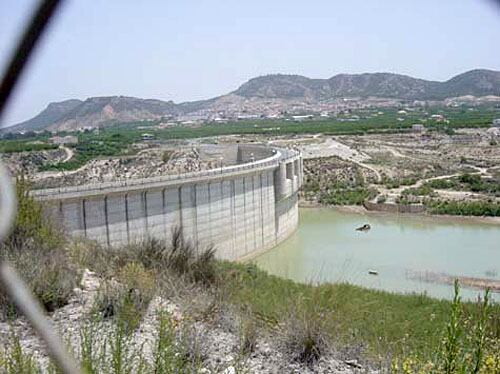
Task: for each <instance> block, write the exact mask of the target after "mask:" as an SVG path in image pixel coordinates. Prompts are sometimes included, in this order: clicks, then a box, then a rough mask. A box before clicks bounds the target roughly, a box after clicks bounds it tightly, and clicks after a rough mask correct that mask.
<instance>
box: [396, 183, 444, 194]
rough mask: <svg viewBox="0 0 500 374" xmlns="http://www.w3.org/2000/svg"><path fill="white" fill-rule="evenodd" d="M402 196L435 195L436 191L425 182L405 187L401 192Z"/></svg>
mask: <svg viewBox="0 0 500 374" xmlns="http://www.w3.org/2000/svg"><path fill="white" fill-rule="evenodd" d="M401 194H402V195H403V196H408V195H412V196H437V194H436V192H434V190H433V189H432V188H431V187H430V186H429V185H427V184H424V185H422V186H420V187H415V188H407V189H405V190H403V192H402V193H401Z"/></svg>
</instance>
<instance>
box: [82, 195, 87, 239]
mask: <svg viewBox="0 0 500 374" xmlns="http://www.w3.org/2000/svg"><path fill="white" fill-rule="evenodd" d="M82 216H83V234H84V236H85V237H87V213H86V211H85V199H82Z"/></svg>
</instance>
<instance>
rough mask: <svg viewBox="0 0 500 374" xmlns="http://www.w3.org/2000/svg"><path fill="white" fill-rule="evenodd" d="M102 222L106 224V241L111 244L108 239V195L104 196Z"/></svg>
mask: <svg viewBox="0 0 500 374" xmlns="http://www.w3.org/2000/svg"><path fill="white" fill-rule="evenodd" d="M104 222H105V225H106V243H107V244H108V246H109V245H111V243H110V241H109V214H108V197H107V196H105V197H104Z"/></svg>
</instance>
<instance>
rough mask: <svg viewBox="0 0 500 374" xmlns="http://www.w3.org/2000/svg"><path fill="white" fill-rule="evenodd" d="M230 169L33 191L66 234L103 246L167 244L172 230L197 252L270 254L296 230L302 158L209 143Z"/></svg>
mask: <svg viewBox="0 0 500 374" xmlns="http://www.w3.org/2000/svg"><path fill="white" fill-rule="evenodd" d="M201 152H203V153H204V154H206V155H208V156H209V157H212V158H215V159H217V158H220V159H221V160H222V159H223V160H224V161H225V163H227V164H230V166H222V164H221V167H220V168H214V169H210V170H205V171H197V172H190V173H183V174H179V175H164V176H161V177H154V178H144V179H127V180H125V181H114V182H108V183H100V184H89V185H82V186H71V187H64V188H51V189H44V190H35V191H33V196H34V197H35V198H36V199H37V200H39V201H41V202H43V205H44V209H45V211H46V212H47V214H49V215H50V216H51V217H53V218H54V219H55V220H56V222H58V223H59V224H60V225H61V226H62V227H64V229H65V230H66V231H67V232H68V233H69V234H71V235H74V236H81V237H85V238H88V239H93V240H97V241H98V242H100V243H102V244H104V245H108V246H119V245H124V244H127V243H133V242H137V241H140V240H141V239H144V238H145V237H155V238H158V239H161V240H170V238H171V235H172V231H173V229H174V228H175V227H178V228H181V229H182V232H183V235H184V238H185V239H186V240H190V241H191V242H192V243H194V244H195V245H196V246H197V247H200V248H203V247H205V246H207V245H211V244H213V245H215V247H216V256H217V257H218V258H221V259H227V260H237V259H241V258H244V257H246V256H252V255H254V254H256V253H258V252H260V251H264V250H266V249H269V248H272V247H274V246H275V245H277V244H278V243H280V242H282V241H283V240H284V239H286V238H287V237H288V236H289V235H290V234H291V233H292V232H293V231H294V230H295V229H296V227H297V225H298V190H299V188H300V186H301V184H302V176H303V165H302V156H301V154H300V153H299V152H297V151H294V150H290V149H283V148H275V147H269V146H264V145H254V144H234V145H206V146H203V147H202V148H201Z"/></svg>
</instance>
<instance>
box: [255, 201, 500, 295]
mask: <svg viewBox="0 0 500 374" xmlns="http://www.w3.org/2000/svg"><path fill="white" fill-rule="evenodd" d="M365 223H369V224H370V225H371V227H372V228H371V230H369V231H368V232H360V231H356V230H355V228H356V227H359V226H362V225H363V224H365ZM255 262H256V263H257V264H258V265H259V266H260V267H261V268H263V269H265V270H267V271H269V272H270V273H272V274H276V275H279V276H282V277H287V278H291V279H294V280H297V281H302V282H304V281H305V282H349V283H352V284H357V285H361V286H365V287H369V288H376V289H382V290H387V291H394V292H401V293H408V292H416V293H423V292H426V293H427V294H428V295H429V296H433V297H438V298H451V297H452V286H450V285H446V284H439V283H436V282H429V277H428V274H438V273H445V274H447V275H461V276H471V277H478V278H490V279H500V226H498V225H490V224H480V223H469V222H464V221H461V222H458V221H456V220H450V219H443V218H439V217H436V218H434V217H422V216H409V215H371V214H361V213H344V212H339V211H337V210H335V209H331V208H307V209H301V211H300V224H299V228H298V230H297V231H296V232H295V234H293V236H291V237H290V238H289V239H288V240H286V241H285V242H283V243H282V244H280V245H279V246H277V247H276V248H274V249H272V250H271V251H268V252H266V253H265V254H263V255H261V256H259V257H258V258H256V259H255ZM369 270H376V271H377V272H378V275H371V274H369V273H368V271H369ZM410 274H412V275H410ZM423 279H426V281H424V280H423ZM478 293H480V291H478V290H473V289H465V288H464V289H463V290H462V296H463V298H464V299H474V298H476V297H477V295H478ZM493 298H494V299H495V300H497V301H500V293H495V294H493Z"/></svg>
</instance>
